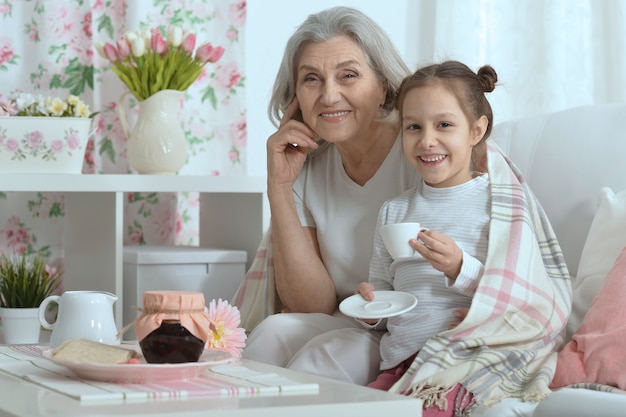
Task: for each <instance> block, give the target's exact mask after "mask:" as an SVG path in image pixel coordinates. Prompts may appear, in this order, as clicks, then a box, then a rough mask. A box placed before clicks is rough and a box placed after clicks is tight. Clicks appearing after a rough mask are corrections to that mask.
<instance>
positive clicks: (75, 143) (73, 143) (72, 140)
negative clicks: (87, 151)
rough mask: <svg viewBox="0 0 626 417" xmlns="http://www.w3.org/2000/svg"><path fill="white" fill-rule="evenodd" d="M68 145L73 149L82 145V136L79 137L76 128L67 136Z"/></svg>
mask: <svg viewBox="0 0 626 417" xmlns="http://www.w3.org/2000/svg"><path fill="white" fill-rule="evenodd" d="M66 140H67V146H68V147H69V148H70V149H71V150H74V149H78V147H79V146H80V138H79V137H78V132H76V131H74V130H70V134H69V135H68V136H67V138H66Z"/></svg>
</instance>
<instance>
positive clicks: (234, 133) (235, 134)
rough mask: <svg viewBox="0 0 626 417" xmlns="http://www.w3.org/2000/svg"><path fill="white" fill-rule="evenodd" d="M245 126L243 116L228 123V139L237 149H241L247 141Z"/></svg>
mask: <svg viewBox="0 0 626 417" xmlns="http://www.w3.org/2000/svg"><path fill="white" fill-rule="evenodd" d="M246 126H247V125H246V119H245V116H242V117H240V118H239V120H237V121H236V122H235V123H232V124H231V125H230V132H229V133H230V140H231V142H232V143H233V146H234V147H235V148H237V149H243V148H244V147H245V146H246V142H247V141H248V131H247V129H246Z"/></svg>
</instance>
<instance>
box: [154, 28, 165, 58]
mask: <svg viewBox="0 0 626 417" xmlns="http://www.w3.org/2000/svg"><path fill="white" fill-rule="evenodd" d="M150 47H151V48H152V51H153V52H155V53H157V54H159V55H163V54H165V53H166V52H167V42H165V39H163V36H162V35H161V31H160V30H159V29H158V28H155V29H152V37H151V38H150Z"/></svg>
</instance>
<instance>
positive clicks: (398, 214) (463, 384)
mask: <svg viewBox="0 0 626 417" xmlns="http://www.w3.org/2000/svg"><path fill="white" fill-rule="evenodd" d="M496 81H497V74H496V72H495V70H494V69H493V68H492V67H490V66H488V65H486V66H483V67H481V68H480V69H479V70H478V73H474V72H473V71H472V70H471V69H469V68H468V67H467V66H466V65H464V64H462V63H460V62H456V61H448V62H444V63H441V64H436V65H430V66H427V67H424V68H421V69H419V70H418V71H417V72H415V73H414V74H413V75H411V76H409V77H408V78H407V79H405V80H404V82H403V83H402V85H401V86H400V89H399V90H398V95H397V101H396V107H397V108H398V109H399V110H400V117H401V126H402V143H403V149H404V153H405V155H406V157H407V158H408V159H409V161H410V162H411V164H412V165H413V166H414V167H415V169H416V170H417V172H418V173H419V174H420V176H421V177H422V179H423V181H422V182H421V183H420V184H419V185H418V186H417V187H414V188H413V189H410V190H408V191H406V192H404V193H403V194H401V195H400V196H398V197H396V198H393V199H391V200H388V201H387V202H385V203H384V204H383V206H382V207H381V210H380V213H379V216H378V223H377V226H376V231H375V234H374V253H373V257H372V260H371V265H370V273H369V282H363V283H361V284H359V286H358V289H357V292H358V293H360V294H361V295H362V296H363V298H365V299H366V300H370V301H371V300H374V297H375V295H374V292H373V291H375V290H395V291H404V292H409V293H411V294H413V295H415V296H416V297H417V299H418V304H417V306H416V307H415V308H414V309H412V310H411V311H409V312H408V313H404V314H402V315H399V316H395V317H390V318H388V319H382V320H378V321H371V320H370V321H365V323H366V324H365V325H366V326H369V327H372V328H375V329H386V331H387V332H386V333H385V334H384V336H383V337H382V339H381V343H380V355H381V371H382V372H381V374H380V375H379V376H378V378H377V379H376V380H375V381H373V382H372V383H370V384H369V386H370V387H373V388H378V389H383V390H388V389H390V388H392V387H393V388H395V390H396V391H399V392H403V393H410V394H413V395H417V396H421V397H422V398H424V399H425V408H428V407H429V406H432V405H438V406H439V407H435V408H433V409H432V411H429V410H428V409H427V410H425V412H424V416H429V415H452V414H451V413H452V412H454V411H455V409H456V412H462V410H463V409H466V408H468V407H469V406H472V407H473V406H475V405H476V404H477V401H476V398H474V397H475V395H476V394H477V393H480V396H479V398H478V399H479V400H481V399H483V398H484V397H489V396H490V392H489V391H490V390H491V389H492V388H493V386H497V385H498V381H501V380H507V377H506V376H502V375H498V373H496V374H495V375H490V368H489V366H490V365H493V366H494V367H497V366H500V365H503V366H505V367H507V366H511V367H513V366H517V365H519V366H520V367H521V368H523V367H524V366H531V364H532V362H533V361H534V360H538V361H539V362H542V359H543V358H544V357H545V356H546V355H548V354H549V351H547V350H546V349H545V346H543V344H544V343H545V342H549V343H552V342H553V341H554V339H555V338H556V336H557V335H558V332H555V331H554V330H556V329H552V328H550V330H549V331H547V332H545V331H544V333H543V334H542V337H545V339H543V340H541V338H538V334H537V333H536V332H532V331H531V330H532V329H536V328H539V327H541V326H545V325H546V323H547V322H549V321H550V320H552V319H553V318H546V317H548V316H550V315H551V312H552V311H553V310H551V308H552V306H553V305H555V304H557V305H559V308H560V309H563V310H564V311H566V310H567V309H568V308H569V307H568V304H567V303H568V301H567V300H568V299H569V298H568V296H565V299H563V300H556V301H554V300H552V299H549V300H544V301H543V304H542V306H541V307H538V308H537V310H538V311H541V314H537V315H536V316H533V317H532V318H531V319H530V320H529V322H530V323H529V325H530V327H531V328H532V329H528V331H527V330H526V329H523V327H524V326H520V327H519V328H518V329H517V330H519V331H523V332H524V335H523V336H522V337H521V339H520V340H518V342H519V343H520V344H527V345H528V346H533V347H532V349H533V350H534V351H535V353H539V351H540V353H539V355H538V356H536V357H535V358H534V359H531V358H526V359H524V360H522V361H521V362H524V363H521V362H520V363H515V364H513V363H511V364H509V363H508V361H509V359H506V358H504V359H502V360H501V361H500V358H499V359H495V358H496V357H498V355H500V354H501V353H499V354H492V355H491V357H489V355H488V353H485V350H486V349H491V346H490V345H489V344H488V343H485V342H484V340H485V339H484V336H483V335H482V331H483V330H482V329H481V326H483V323H489V321H490V320H493V321H494V323H495V322H498V323H497V324H494V328H496V329H497V331H501V334H502V336H504V337H505V338H508V339H515V338H516V337H518V336H519V335H516V334H515V331H516V330H515V329H507V328H506V326H503V324H502V321H504V324H505V325H506V324H510V323H511V322H512V320H510V319H509V320H507V319H506V314H507V310H510V312H512V313H514V314H515V313H516V309H518V308H521V309H522V311H523V309H524V308H526V307H527V305H526V303H529V304H532V303H534V302H535V301H533V302H532V303H531V301H530V300H531V298H534V297H537V294H535V289H532V288H530V287H532V285H533V284H532V283H531V282H530V281H531V279H529V277H528V276H525V274H524V272H525V270H524V269H523V268H525V267H526V264H533V265H534V267H533V271H534V270H535V266H536V269H537V270H540V271H541V274H539V273H537V275H538V276H539V275H541V276H542V277H552V276H551V275H550V274H551V272H547V271H548V270H551V269H554V270H556V271H557V272H556V273H555V274H554V275H555V277H557V276H558V278H568V276H567V270H566V268H565V266H564V262H563V261H562V255H561V254H560V249H559V248H558V244H556V245H555V246H554V247H551V248H550V250H551V251H552V252H553V253H552V255H553V256H555V257H556V258H553V260H556V259H560V261H558V262H556V264H557V265H556V266H553V265H547V264H544V262H545V261H544V260H543V258H542V256H541V255H540V253H539V251H540V249H539V247H540V246H539V245H538V242H540V241H542V240H543V237H544V233H545V232H546V231H545V230H543V228H541V226H542V225H530V227H532V226H537V227H538V228H541V230H540V233H539V232H538V231H532V232H531V233H529V234H528V235H530V237H531V240H532V242H534V243H533V244H532V246H533V249H536V250H524V251H519V250H518V251H517V255H518V257H519V259H516V260H511V259H512V258H510V255H511V253H514V252H515V249H516V248H518V245H520V241H519V236H517V234H516V232H515V230H516V229H517V228H518V227H520V225H519V224H517V220H516V219H515V218H514V216H512V217H511V218H510V219H507V220H506V221H505V222H504V223H506V224H507V225H506V227H503V226H502V225H500V224H499V225H498V227H496V228H495V229H492V225H493V224H494V223H493V220H494V213H497V212H498V211H501V208H502V207H513V206H516V204H519V203H516V202H514V199H511V200H510V201H508V200H502V201H500V198H499V197H500V196H499V194H495V193H496V192H499V191H498V190H499V189H500V188H499V187H500V184H501V183H503V180H502V178H504V183H505V187H508V186H514V187H513V188H514V189H516V190H519V184H507V182H510V181H511V179H512V178H515V177H516V176H517V177H518V178H520V179H521V178H522V177H521V175H511V173H512V171H513V170H515V168H514V167H512V166H511V165H508V160H506V159H505V158H503V156H502V155H501V154H499V153H498V152H496V151H495V150H492V151H491V152H489V153H488V152H487V144H486V139H487V137H488V136H489V134H490V132H491V127H492V124H493V114H492V110H491V106H490V105H489V102H488V101H487V99H486V97H485V93H486V92H491V91H493V89H494V87H495V84H496ZM493 146H495V145H493ZM492 154H493V156H492ZM496 154H497V156H496ZM487 157H489V158H490V161H489V169H487ZM491 158H493V159H494V161H493V162H492V161H491ZM492 163H493V164H495V165H494V167H495V168H492ZM492 169H494V171H495V172H496V174H497V175H496V178H497V180H496V184H495V185H494V183H492V178H490V177H491V176H492V174H493V173H492ZM488 171H489V172H488ZM524 198H531V199H532V198H533V197H532V196H531V194H529V195H524V196H523V197H520V200H519V202H521V201H523V199H524ZM533 204H534V207H530V209H529V210H532V211H534V210H537V211H538V212H540V213H542V211H541V210H540V206H539V205H538V203H536V202H535V201H533ZM515 208H516V209H518V211H519V213H521V212H522V211H523V210H519V208H517V207H515ZM513 211H514V210H513ZM495 217H498V216H495ZM400 222H420V223H421V224H422V225H423V226H424V227H426V228H428V230H423V231H421V232H420V233H419V234H418V236H417V238H416V239H411V240H410V244H411V246H412V247H413V248H414V249H415V251H416V252H417V253H416V254H415V255H414V256H413V257H410V258H400V259H397V260H394V259H392V257H391V255H390V254H389V252H388V251H387V249H386V248H385V245H384V243H383V240H382V238H381V233H380V229H381V226H382V225H384V224H388V223H400ZM509 222H510V223H512V225H509ZM546 223H547V222H546ZM526 226H529V225H528V223H526V224H525V226H524V227H526ZM546 229H547V231H548V232H551V229H550V227H549V225H547V227H546ZM494 234H495V235H497V237H498V238H497V239H496V242H500V243H496V244H497V245H499V246H505V247H506V246H507V245H508V247H509V248H510V249H512V251H510V252H507V251H506V249H503V250H504V252H503V253H502V254H499V253H496V252H495V251H492V250H491V248H492V246H491V245H490V244H492V243H494V242H490V240H491V239H492V236H494ZM501 241H504V242H506V244H505V245H502V244H501ZM488 255H489V256H493V259H492V260H491V264H492V265H493V264H494V263H496V262H500V260H503V262H504V265H506V268H500V269H499V270H498V271H497V272H491V269H490V268H489V271H490V274H492V273H493V274H494V276H495V278H494V279H490V281H489V284H485V285H484V287H485V288H484V289H483V288H482V287H480V293H481V294H482V293H483V292H484V293H485V294H484V295H481V297H485V299H481V301H480V302H479V303H478V306H477V307H474V304H476V302H474V303H473V299H474V296H475V295H476V294H477V291H478V289H479V285H482V284H483V281H484V280H485V275H486V274H485V271H486V269H487V264H486V261H487V259H488ZM518 260H519V261H520V263H521V264H522V265H523V266H521V267H519V266H518V264H517V261H518ZM507 262H508V263H507ZM549 262H552V261H549ZM508 268H511V269H512V271H507V269H508ZM503 271H504V272H503ZM509 272H515V274H509ZM533 273H534V272H533ZM509 275H518V276H517V277H516V279H517V280H519V281H520V282H519V283H521V282H524V284H526V285H528V286H529V287H527V288H526V290H525V291H522V293H523V296H522V299H520V300H514V301H511V300H513V299H515V298H516V295H515V289H514V288H513V287H514V286H513V285H512V283H513V282H505V281H506V280H507V279H508V278H509ZM512 281H515V279H513V280H512ZM566 281H569V280H566ZM493 283H497V284H495V285H496V287H497V288H498V290H499V291H500V292H501V293H500V295H499V296H495V298H496V299H497V301H498V302H500V303H501V304H499V305H498V304H497V303H494V302H493V300H491V298H492V297H494V295H493V293H489V291H488V290H489V288H487V287H488V286H489V285H492V284H493ZM549 285H553V284H552V283H551V282H544V281H541V283H538V284H537V289H539V288H542V290H541V291H538V292H541V293H543V292H544V289H545V287H547V286H549ZM545 292H547V293H549V291H545ZM542 295H545V294H542ZM553 295H554V294H550V295H549V296H548V297H547V298H550V297H552V296H553ZM561 295H562V294H561ZM561 295H559V296H561ZM487 298H489V300H488V299H487ZM524 298H525V299H524ZM553 301H554V302H553ZM483 306H484V308H483ZM470 307H474V308H470ZM468 308H470V310H469V313H468V318H467V319H466V320H464V321H463V323H462V324H465V322H467V323H469V326H470V329H472V330H467V329H466V327H467V326H465V327H463V326H460V327H461V328H460V329H459V330H458V331H457V329H458V328H459V326H457V325H458V319H457V318H456V317H455V314H454V312H455V311H457V310H459V309H468ZM533 308H535V306H533ZM481 309H482V311H481ZM475 310H478V311H479V313H478V314H479V315H480V314H483V318H482V319H476V318H475V316H477V314H472V313H473V311H475ZM485 313H486V315H485ZM501 314H504V315H505V316H504V320H502V318H503V316H502V315H501ZM470 316H472V317H470ZM495 317H498V319H496V318H495ZM565 317H567V315H565ZM525 319H526V317H525ZM539 322H540V323H539ZM551 325H554V326H556V328H558V329H562V328H563V326H564V325H565V320H564V319H563V318H561V319H560V320H554V322H553V323H551ZM486 327H489V324H487V325H486ZM509 327H510V326H509ZM474 329H477V330H478V333H480V334H481V336H480V337H481V339H479V340H478V341H475V340H474V339H472V338H471V337H469V336H471V332H472V331H474ZM462 331H466V333H462ZM497 331H496V332H495V334H497ZM455 332H456V334H455ZM491 332H492V334H494V333H493V330H491ZM509 333H510V334H509ZM487 334H488V332H487ZM463 337H466V339H465V341H467V340H471V341H472V343H474V346H471V347H470V346H467V345H465V344H463V343H464V341H463V339H462V338H463ZM537 342H539V343H540V344H542V345H541V346H538V345H537ZM428 343H430V345H427V344H428ZM425 346H428V349H425ZM424 349H425V351H423V350H424ZM463 349H466V351H463ZM497 349H498V347H496V348H495V349H494V351H495V350H497ZM503 351H507V352H513V354H514V355H517V354H522V355H523V352H522V353H520V352H518V350H517V347H514V346H509V345H503ZM481 355H486V357H488V358H489V359H484V358H481V357H480V356H481ZM428 361H432V363H434V366H433V369H430V370H427V368H428V366H421V365H423V363H427V365H431V364H432V363H431V364H428ZM439 361H441V362H439ZM473 361H475V363H474V362H473ZM422 368H424V369H422ZM455 369H456V375H454V373H452V372H451V370H455ZM494 369H495V368H494ZM408 370H410V372H407V371H408ZM420 371H422V374H424V376H422V377H421V378H420V375H419V374H420ZM444 371H445V372H444ZM438 373H441V374H442V375H444V376H443V377H441V378H439V379H437V377H434V375H436V374H438ZM407 374H408V375H407ZM477 375H481V377H482V376H483V375H487V376H488V379H487V382H483V383H482V385H481V384H476V386H477V387H478V388H477V389H473V388H472V387H473V385H472V382H471V381H473V379H478V376H477ZM472 378H473V379H472ZM401 379H403V382H404V383H398V381H399V380H401ZM513 379H515V380H516V381H519V380H521V379H524V383H526V382H528V381H529V380H530V379H532V378H531V377H529V376H528V375H526V376H525V377H523V378H521V379H520V378H518V377H517V376H516V377H513ZM506 382H509V381H506ZM547 382H549V381H547ZM397 383H398V384H397ZM525 387H526V386H525V385H524V384H521V385H520V387H516V386H515V382H513V385H512V388H510V391H507V392H506V394H505V393H497V394H495V396H496V398H497V399H502V398H503V397H506V396H516V395H517V394H519V395H522V393H523V390H524V389H526V388H525ZM543 388H547V384H546V382H545V381H543V382H542V385H541V389H543ZM517 390H519V391H517ZM447 406H448V413H446V414H438V413H440V412H441V411H439V409H445V408H446V407H447ZM429 412H432V414H429Z"/></svg>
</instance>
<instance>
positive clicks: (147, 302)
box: [135, 291, 211, 342]
mask: <svg viewBox="0 0 626 417" xmlns="http://www.w3.org/2000/svg"><path fill="white" fill-rule="evenodd" d="M140 311H141V315H140V316H139V317H137V320H136V321H135V334H136V335H137V339H138V340H142V339H143V338H144V337H146V336H147V335H149V334H150V333H151V332H152V331H154V330H156V329H158V328H159V327H160V326H161V322H162V321H163V320H178V321H180V324H181V325H182V326H183V327H184V328H186V329H187V330H189V332H190V333H191V334H193V335H194V336H196V337H197V338H198V339H201V340H204V341H205V342H206V341H207V339H208V334H209V329H210V325H211V322H210V320H209V315H208V313H207V310H206V307H205V303H204V294H203V293H201V292H196V291H146V292H144V294H143V309H141V310H140Z"/></svg>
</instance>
